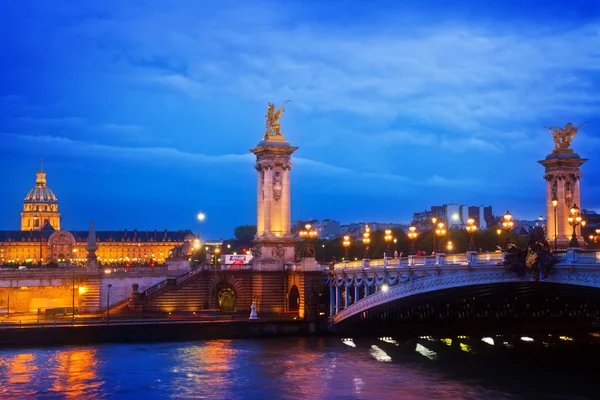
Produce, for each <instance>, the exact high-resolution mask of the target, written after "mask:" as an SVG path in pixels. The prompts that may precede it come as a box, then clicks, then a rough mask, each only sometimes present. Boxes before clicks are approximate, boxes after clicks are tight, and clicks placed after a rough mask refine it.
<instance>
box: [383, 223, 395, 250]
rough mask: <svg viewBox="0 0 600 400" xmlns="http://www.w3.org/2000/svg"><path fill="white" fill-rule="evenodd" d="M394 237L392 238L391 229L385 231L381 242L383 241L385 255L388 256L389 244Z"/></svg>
mask: <svg viewBox="0 0 600 400" xmlns="http://www.w3.org/2000/svg"><path fill="white" fill-rule="evenodd" d="M393 238H394V237H393V236H392V230H391V229H386V230H385V235H384V236H383V240H385V251H386V254H389V252H390V243H391V242H392V239H393Z"/></svg>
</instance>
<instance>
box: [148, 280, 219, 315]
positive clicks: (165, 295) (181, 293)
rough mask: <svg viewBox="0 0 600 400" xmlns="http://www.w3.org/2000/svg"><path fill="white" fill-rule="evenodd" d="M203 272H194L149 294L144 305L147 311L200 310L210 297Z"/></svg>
mask: <svg viewBox="0 0 600 400" xmlns="http://www.w3.org/2000/svg"><path fill="white" fill-rule="evenodd" d="M201 275H202V274H197V275H196V274H194V275H190V276H189V277H186V278H187V279H185V280H184V279H182V281H181V282H178V283H176V282H173V281H174V280H173V281H172V282H171V284H170V285H166V286H165V287H163V288H162V289H161V290H160V291H158V292H156V293H154V294H152V295H150V296H147V303H146V305H145V306H144V311H146V312H171V311H174V310H177V311H200V310H202V309H204V308H207V307H205V306H208V307H210V306H212V305H211V304H208V305H207V304H205V303H206V301H207V298H208V291H207V287H206V284H205V283H204V282H202V280H201V279H199V278H200V276H201Z"/></svg>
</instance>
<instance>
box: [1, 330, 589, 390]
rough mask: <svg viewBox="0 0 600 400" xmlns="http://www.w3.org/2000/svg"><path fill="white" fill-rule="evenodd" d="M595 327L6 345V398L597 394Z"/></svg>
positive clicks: (3, 384)
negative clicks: (524, 333) (569, 331)
mask: <svg viewBox="0 0 600 400" xmlns="http://www.w3.org/2000/svg"><path fill="white" fill-rule="evenodd" d="M599 349H600V337H599V335H597V334H586V335H582V336H578V337H571V336H562V337H559V336H556V335H552V336H548V335H544V336H533V337H514V336H496V337H487V338H481V337H467V336H463V337H453V338H451V337H449V338H443V337H440V338H437V337H435V338H434V337H421V338H410V339H402V340H401V339H397V338H391V337H384V338H373V339H357V338H354V339H352V338H343V339H341V338H332V337H327V338H281V339H261V340H215V341H201V342H185V343H151V344H110V345H108V344H106V345H94V346H77V347H75V346H73V347H46V348H20V349H3V350H0V398H3V399H4V398H7V399H24V398H47V399H55V398H56V399H61V398H72V399H96V398H111V399H113V398H115V399H130V398H137V399H142V400H149V399H155V398H156V399H158V398H176V399H192V398H203V399H267V400H275V399H452V400H456V399H544V398H548V399H594V398H596V399H597V398H600V392H599V391H600V383H599V382H600V381H599V380H598V378H599V373H598V370H599V369H598V361H599V358H598V357H599V355H600V350H599Z"/></svg>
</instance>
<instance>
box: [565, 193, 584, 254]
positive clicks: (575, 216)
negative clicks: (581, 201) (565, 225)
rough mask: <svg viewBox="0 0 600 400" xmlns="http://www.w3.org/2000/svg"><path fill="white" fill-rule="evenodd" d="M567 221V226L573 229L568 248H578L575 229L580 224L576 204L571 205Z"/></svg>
mask: <svg viewBox="0 0 600 400" xmlns="http://www.w3.org/2000/svg"><path fill="white" fill-rule="evenodd" d="M567 221H569V224H570V225H571V226H572V227H573V235H572V236H571V241H570V242H569V247H579V242H578V241H577V233H575V228H576V227H577V225H579V224H580V223H581V215H579V207H577V204H573V207H571V215H570V216H569V218H567Z"/></svg>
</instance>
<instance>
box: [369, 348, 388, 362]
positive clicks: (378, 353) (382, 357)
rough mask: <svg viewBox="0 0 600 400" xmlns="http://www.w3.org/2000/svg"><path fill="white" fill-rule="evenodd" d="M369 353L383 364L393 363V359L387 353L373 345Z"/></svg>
mask: <svg viewBox="0 0 600 400" xmlns="http://www.w3.org/2000/svg"><path fill="white" fill-rule="evenodd" d="M369 353H370V354H371V355H372V356H373V358H374V359H376V360H377V361H381V362H392V357H390V356H389V355H388V354H387V353H386V352H385V351H383V350H382V349H381V348H379V347H377V346H375V345H372V346H371V350H369Z"/></svg>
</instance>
